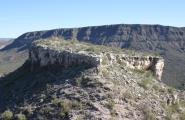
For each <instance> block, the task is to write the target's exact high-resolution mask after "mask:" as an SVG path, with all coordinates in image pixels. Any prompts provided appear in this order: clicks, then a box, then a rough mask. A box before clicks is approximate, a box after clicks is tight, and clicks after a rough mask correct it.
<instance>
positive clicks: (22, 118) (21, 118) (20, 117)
mask: <svg viewBox="0 0 185 120" xmlns="http://www.w3.org/2000/svg"><path fill="white" fill-rule="evenodd" d="M16 117H17V120H26V116H25V115H24V114H22V113H19V114H17V116H16Z"/></svg>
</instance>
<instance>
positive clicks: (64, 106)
mask: <svg viewBox="0 0 185 120" xmlns="http://www.w3.org/2000/svg"><path fill="white" fill-rule="evenodd" d="M59 106H60V110H61V113H60V115H61V117H62V118H64V117H65V116H67V115H68V112H69V111H70V110H71V109H72V108H74V109H81V108H82V104H81V102H78V101H70V100H61V101H60V103H59Z"/></svg>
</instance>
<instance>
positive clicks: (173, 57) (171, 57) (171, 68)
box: [4, 24, 185, 89]
mask: <svg viewBox="0 0 185 120" xmlns="http://www.w3.org/2000/svg"><path fill="white" fill-rule="evenodd" d="M48 37H61V38H64V39H76V40H79V41H85V42H90V43H94V44H103V45H109V46H115V47H121V48H128V49H132V50H141V51H153V52H157V53H160V54H161V55H162V56H163V57H164V58H165V61H166V64H165V68H164V74H163V77H162V81H163V82H164V83H166V84H168V85H171V86H174V87H177V88H181V89H183V88H184V78H185V74H184V71H185V61H184V59H185V54H184V52H185V28H177V27H170V26H161V25H125V24H118V25H105V26H94V27H83V28H71V29H55V30H47V31H37V32H29V33H25V34H23V35H21V36H20V37H18V38H17V39H16V40H15V41H14V42H13V43H12V44H11V45H9V46H7V47H6V48H5V49H4V50H9V49H14V48H16V49H17V48H18V49H19V50H25V49H28V47H29V46H30V45H31V43H32V42H33V41H34V40H37V39H40V38H48Z"/></svg>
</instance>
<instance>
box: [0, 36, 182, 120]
mask: <svg viewBox="0 0 185 120" xmlns="http://www.w3.org/2000/svg"><path fill="white" fill-rule="evenodd" d="M163 64H164V61H163V59H162V58H161V57H159V56H155V55H151V54H148V53H139V52H135V51H129V50H124V49H119V48H114V47H105V46H99V45H92V44H88V43H82V42H77V41H74V40H70V41H69V40H68V41H64V40H59V39H54V38H53V39H52V40H39V41H37V42H35V43H34V44H33V45H32V47H31V49H30V51H29V59H28V61H27V62H26V63H25V64H24V65H23V66H22V67H21V68H19V69H18V70H17V71H15V72H13V73H11V74H9V75H7V76H5V77H4V78H2V79H1V84H0V94H1V96H0V101H1V102H0V111H1V112H3V113H2V115H1V117H2V118H4V117H7V114H8V113H9V114H8V115H9V116H10V113H13V115H14V116H12V117H13V118H18V117H20V116H22V117H23V116H24V117H26V118H27V119H30V120H37V119H39V120H47V119H48V120H55V119H65V120H68V119H71V120H79V119H85V120H86V119H95V120H96V119H102V120H109V119H116V120H117V119H118V120H119V119H120V120H121V119H124V120H127V119H129V120H130V119H134V120H143V119H150V120H154V119H156V118H157V119H159V120H162V119H180V120H183V119H184V118H185V115H184V111H185V101H184V98H183V97H182V96H184V93H183V92H181V91H177V90H175V89H172V88H170V87H168V86H166V85H165V84H163V83H161V82H159V80H156V77H158V76H156V75H157V74H156V73H160V74H161V73H162V72H159V71H162V70H163ZM154 66H155V67H154ZM153 68H155V69H153ZM157 71H158V72H157ZM153 75H155V76H153ZM6 109H7V110H6ZM5 110H6V111H5ZM4 111H5V112H4Z"/></svg>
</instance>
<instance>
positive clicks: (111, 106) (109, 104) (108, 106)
mask: <svg viewBox="0 0 185 120" xmlns="http://www.w3.org/2000/svg"><path fill="white" fill-rule="evenodd" d="M114 105H115V103H114V101H113V100H109V101H108V103H107V104H105V107H107V108H108V109H109V110H112V109H113V108H114Z"/></svg>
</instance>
